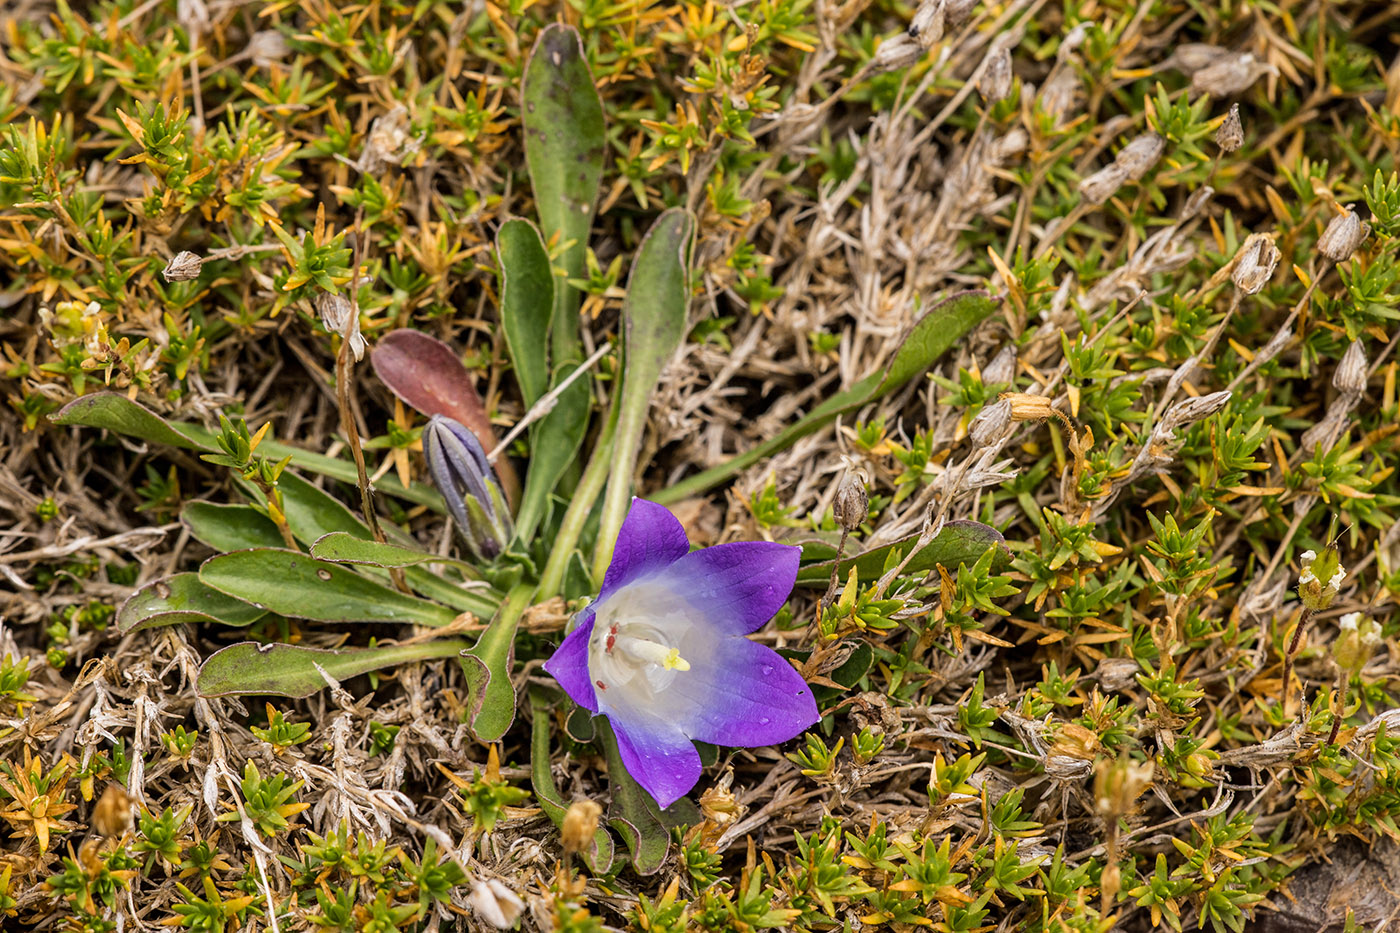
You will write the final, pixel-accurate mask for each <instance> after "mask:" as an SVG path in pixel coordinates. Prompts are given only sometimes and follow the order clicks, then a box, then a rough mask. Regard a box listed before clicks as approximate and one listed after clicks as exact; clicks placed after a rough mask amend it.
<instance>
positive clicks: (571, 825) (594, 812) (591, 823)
mask: <svg viewBox="0 0 1400 933" xmlns="http://www.w3.org/2000/svg"><path fill="white" fill-rule="evenodd" d="M602 815H603V808H602V807H600V806H598V804H596V803H594V802H593V801H591V800H575V801H574V802H573V803H571V804H569V809H568V810H567V811H566V812H565V813H564V824H563V825H562V826H561V827H560V828H559V836H560V838H561V839H563V841H564V851H565V852H569V853H574V852H582V851H584V850H585V849H587V848H588V847H589V846H590V845H592V844H593V836H594V834H596V833H597V832H598V818H599V817H600V816H602Z"/></svg>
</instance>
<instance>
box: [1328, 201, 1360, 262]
mask: <svg viewBox="0 0 1400 933" xmlns="http://www.w3.org/2000/svg"><path fill="white" fill-rule="evenodd" d="M1370 232H1371V225H1370V224H1367V223H1362V222H1361V218H1360V217H1359V216H1358V215H1357V213H1356V211H1354V210H1352V209H1350V208H1347V209H1346V211H1345V212H1344V213H1342V214H1341V215H1340V216H1338V217H1333V218H1332V220H1331V222H1330V223H1328V224H1327V229H1326V230H1324V231H1322V236H1321V237H1320V238H1319V239H1318V241H1317V251H1318V252H1320V253H1321V254H1322V255H1323V256H1325V257H1327V258H1328V259H1330V260H1332V261H1333V262H1346V261H1347V260H1348V259H1350V258H1351V254H1352V253H1354V252H1356V248H1357V247H1358V246H1360V245H1361V241H1362V240H1365V239H1366V237H1367V235H1368V234H1370Z"/></svg>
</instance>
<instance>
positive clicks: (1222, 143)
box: [1215, 104, 1244, 152]
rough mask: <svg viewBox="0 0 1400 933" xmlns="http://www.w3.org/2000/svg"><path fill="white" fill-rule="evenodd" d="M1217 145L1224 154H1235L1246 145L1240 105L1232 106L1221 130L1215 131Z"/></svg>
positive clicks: (1221, 125)
mask: <svg viewBox="0 0 1400 933" xmlns="http://www.w3.org/2000/svg"><path fill="white" fill-rule="evenodd" d="M1215 144H1216V145H1217V146H1219V147H1220V150H1221V151H1222V152H1234V151H1235V150H1236V149H1238V148H1240V147H1241V146H1243V145H1244V123H1243V122H1242V121H1241V120H1240V105H1239V104H1231V105H1230V112H1229V113H1227V114H1225V120H1224V122H1222V123H1221V124H1220V129H1218V130H1216V131H1215Z"/></svg>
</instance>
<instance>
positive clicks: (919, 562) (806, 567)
mask: <svg viewBox="0 0 1400 933" xmlns="http://www.w3.org/2000/svg"><path fill="white" fill-rule="evenodd" d="M918 540H919V536H918V534H912V535H910V536H908V537H906V538H903V539H901V540H899V541H896V542H894V543H893V544H886V545H883V546H881V547H877V548H871V549H870V550H868V551H862V552H860V553H858V554H853V555H849V556H847V557H843V558H842V559H841V566H840V567H839V568H837V571H836V577H837V579H838V580H841V581H844V580H845V579H846V576H847V574H849V573H850V572H851V565H852V564H855V566H856V568H857V573H858V575H859V576H860V579H861V580H863V581H873V580H875V579H877V578H878V577H879V576H880V575H881V574H883V573H884V572H885V562H886V560H887V559H888V558H889V556H890V552H891V551H892V550H894V549H895V548H899V549H900V552H901V554H907V553H908V549H909V548H911V547H913V546H914V545H915V544H917V543H918ZM785 543H798V542H797V541H795V540H793V539H788V540H787V541H785ZM800 543H801V544H802V557H803V561H804V563H803V564H802V567H801V569H799V570H798V571H797V583H798V585H799V586H826V585H827V583H828V582H829V581H830V580H831V565H832V562H833V560H834V559H835V557H836V548H834V547H832V546H831V545H830V544H827V543H826V542H824V541H802V542H800ZM993 546H995V547H996V548H998V551H997V553H998V554H999V555H1000V556H999V557H998V558H997V559H996V560H995V561H994V563H993V569H996V570H1000V569H1001V568H1002V567H1005V566H1006V565H1007V564H1008V563H1010V561H1011V552H1010V551H1008V550H1007V549H1006V539H1005V538H1003V537H1002V535H1001V532H999V531H997V530H996V529H995V528H992V527H991V526H989V525H984V524H982V523H981V522H971V521H956V522H948V523H947V524H945V525H944V526H943V530H941V531H940V532H939V533H938V534H937V535H936V536H935V537H934V539H933V540H932V541H930V542H929V543H928V544H926V545H925V546H924V547H923V549H922V550H920V551H919V552H918V553H917V554H915V555H914V556H913V557H912V558H910V560H909V563H908V565H907V566H906V567H905V568H904V572H905V574H906V575H915V574H920V573H923V572H924V571H927V570H932V569H933V568H934V567H936V566H937V565H938V564H942V565H943V566H944V567H947V568H948V569H949V570H956V569H957V567H958V565H959V564H974V563H976V562H977V559H978V558H979V557H981V556H982V555H983V554H985V553H987V548H989V547H993ZM813 557H815V558H817V559H816V561H815V562H813V563H806V562H805V561H806V560H807V559H808V558H813Z"/></svg>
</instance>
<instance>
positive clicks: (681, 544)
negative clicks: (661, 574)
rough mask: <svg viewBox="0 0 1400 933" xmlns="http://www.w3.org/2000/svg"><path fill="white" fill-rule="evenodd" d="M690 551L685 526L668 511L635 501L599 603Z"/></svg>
mask: <svg viewBox="0 0 1400 933" xmlns="http://www.w3.org/2000/svg"><path fill="white" fill-rule="evenodd" d="M689 550H690V541H688V540H687V539H686V536H685V527H684V526H682V525H681V523H680V520H679V519H677V518H676V516H674V515H672V514H671V512H670V510H669V509H667V508H666V507H665V506H663V505H657V504H656V503H655V502H648V501H647V500H646V499H633V500H632V507H631V508H630V509H628V510H627V517H626V518H625V519H623V522H622V528H621V529H620V530H619V531H618V533H617V545H616V546H615V547H614V548H613V559H612V563H611V564H609V565H608V572H607V574H606V575H605V576H604V577H603V588H602V590H601V591H600V592H599V593H598V601H599V602H602V600H603V599H604V598H605V597H607V595H608V594H609V593H611V592H613V591H614V590H616V589H617V588H618V587H621V586H625V585H627V584H628V583H631V582H632V581H633V580H635V579H637V578H638V577H641V576H645V575H647V574H649V573H653V572H655V571H657V570H661V569H664V568H665V567H667V566H669V565H670V564H673V563H675V562H676V561H677V560H679V559H680V558H682V557H684V556H685V554H686V552H687V551H689Z"/></svg>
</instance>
